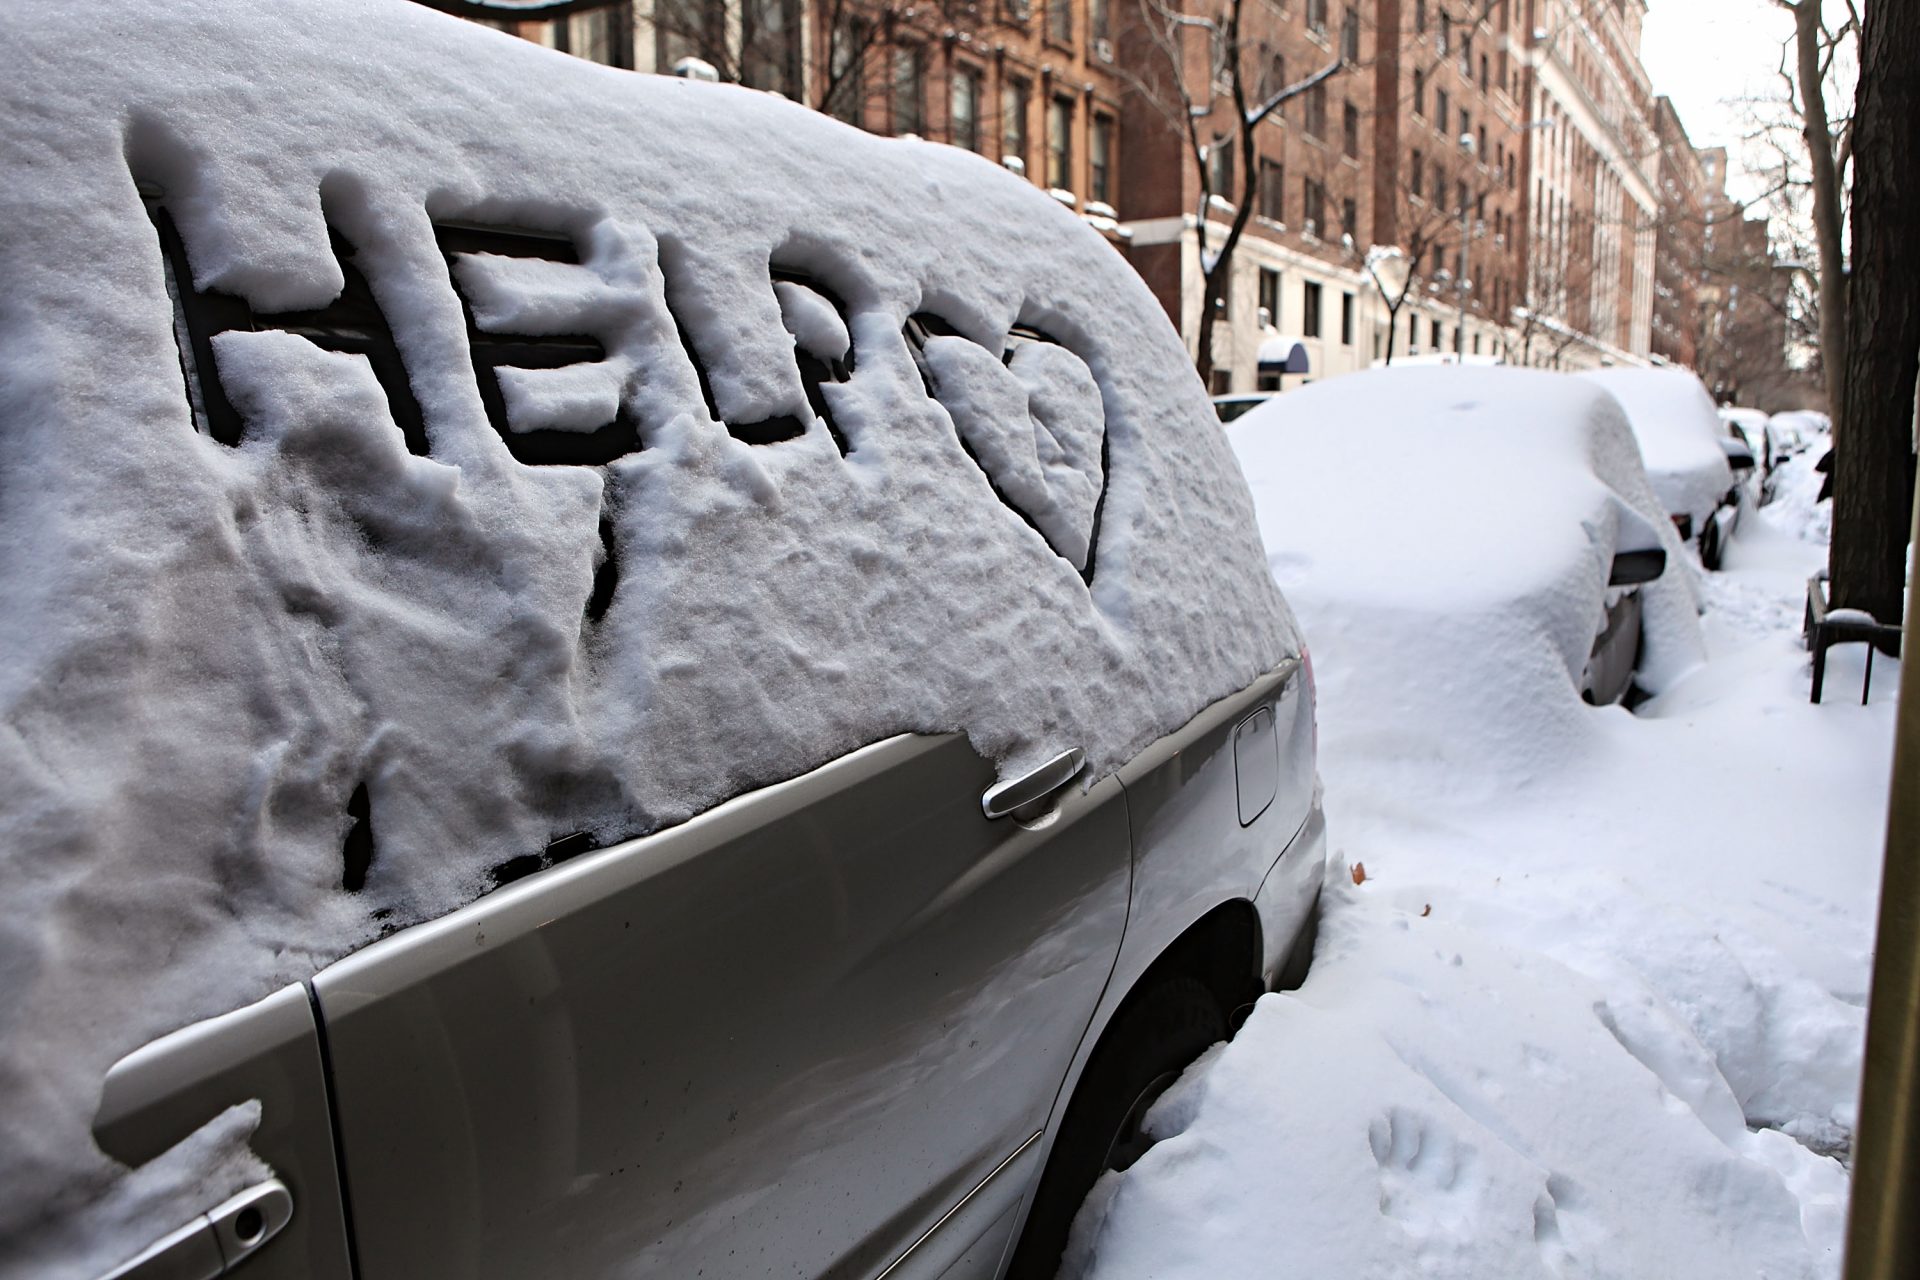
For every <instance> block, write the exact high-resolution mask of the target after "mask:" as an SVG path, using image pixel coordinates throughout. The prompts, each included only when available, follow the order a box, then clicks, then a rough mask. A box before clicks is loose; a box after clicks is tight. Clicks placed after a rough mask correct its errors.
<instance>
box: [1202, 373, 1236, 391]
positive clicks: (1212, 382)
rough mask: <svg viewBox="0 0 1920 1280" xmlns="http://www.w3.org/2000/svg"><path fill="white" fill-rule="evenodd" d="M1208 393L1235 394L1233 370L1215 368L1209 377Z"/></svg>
mask: <svg viewBox="0 0 1920 1280" xmlns="http://www.w3.org/2000/svg"><path fill="white" fill-rule="evenodd" d="M1207 393H1208V394H1209V395H1216V396H1224V395H1231V394H1233V370H1231V369H1215V370H1214V371H1213V373H1212V375H1211V376H1209V377H1208V379H1207Z"/></svg>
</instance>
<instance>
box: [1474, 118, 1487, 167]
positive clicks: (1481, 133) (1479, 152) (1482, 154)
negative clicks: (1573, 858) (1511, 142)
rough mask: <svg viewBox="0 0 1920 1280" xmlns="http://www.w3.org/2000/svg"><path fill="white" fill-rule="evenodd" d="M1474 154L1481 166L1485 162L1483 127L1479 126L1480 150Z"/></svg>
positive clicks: (1485, 151) (1485, 147)
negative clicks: (1478, 158)
mask: <svg viewBox="0 0 1920 1280" xmlns="http://www.w3.org/2000/svg"><path fill="white" fill-rule="evenodd" d="M1475 154H1476V155H1478V156H1479V157H1480V163H1481V164H1485V163H1486V162H1487V126H1485V125H1481V126H1480V149H1479V151H1477V152H1475Z"/></svg>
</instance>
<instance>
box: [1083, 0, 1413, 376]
mask: <svg viewBox="0 0 1920 1280" xmlns="http://www.w3.org/2000/svg"><path fill="white" fill-rule="evenodd" d="M1118 3H1119V4H1120V5H1122V6H1124V8H1123V9H1120V10H1117V11H1116V12H1117V14H1118V18H1117V21H1118V26H1119V42H1120V43H1119V56H1120V59H1121V62H1122V64H1123V65H1124V66H1125V67H1126V69H1127V72H1128V76H1129V79H1130V80H1131V81H1132V82H1133V84H1134V85H1135V86H1136V87H1135V89H1134V91H1133V92H1131V93H1129V94H1128V95H1127V97H1126V99H1125V102H1124V105H1123V114H1122V133H1123V136H1124V138H1125V147H1124V151H1123V156H1122V171H1123V173H1124V175H1125V181H1124V182H1123V183H1122V186H1121V191H1120V202H1119V212H1120V217H1121V220H1122V224H1123V226H1125V227H1126V229H1127V231H1128V232H1129V233H1130V236H1131V246H1132V247H1131V251H1130V254H1129V256H1130V258H1131V260H1132V261H1133V263H1134V266H1135V267H1136V268H1137V269H1138V270H1139V271H1140V274H1141V275H1142V276H1143V277H1144V278H1145V279H1146V281H1147V283H1148V284H1149V285H1150V286H1151V287H1152V288H1153V290H1154V292H1155V294H1156V295H1158V296H1159V298H1160V300H1161V302H1162V303H1163V305H1165V306H1166V308H1167V313H1168V314H1169V315H1170V316H1171V317H1173V319H1174V321H1175V323H1176V324H1177V325H1178V326H1179V328H1180V331H1181V333H1182V334H1183V335H1184V336H1185V337H1186V338H1187V341H1188V344H1189V346H1190V347H1193V348H1196V349H1197V346H1198V343H1199V342H1200V341H1201V335H1202V333H1203V332H1205V333H1207V334H1208V335H1209V336H1210V339H1211V341H1212V342H1213V344H1214V345H1213V363H1214V374H1213V389H1214V390H1215V391H1216V392H1226V391H1252V390H1254V389H1256V388H1266V389H1271V388H1273V387H1277V386H1278V385H1279V382H1280V378H1281V376H1282V374H1281V372H1280V371H1279V370H1278V369H1277V368H1275V367H1274V361H1273V360H1272V359H1271V358H1269V359H1268V360H1266V361H1265V362H1264V363H1265V364H1266V366H1267V367H1266V368H1264V369H1263V368H1262V364H1263V360H1262V354H1263V351H1264V352H1266V353H1267V354H1268V355H1269V357H1271V354H1272V353H1273V352H1274V351H1275V350H1276V349H1277V348H1279V347H1281V346H1283V345H1284V346H1285V347H1286V348H1287V349H1289V350H1291V349H1292V348H1293V347H1296V346H1297V347H1298V348H1299V349H1300V351H1301V352H1302V353H1303V354H1304V356H1305V359H1306V364H1307V370H1306V371H1305V372H1306V374H1307V376H1310V377H1321V376H1325V375H1326V374H1328V373H1338V372H1345V371H1348V370H1351V369H1356V368H1363V367H1365V364H1366V363H1367V361H1368V360H1369V359H1370V358H1371V353H1370V348H1369V346H1368V339H1367V336H1366V335H1368V334H1369V333H1371V332H1372V321H1371V320H1370V319H1369V318H1368V307H1369V305H1370V302H1369V299H1368V298H1367V296H1366V290H1367V281H1366V276H1365V272H1364V270H1363V267H1362V260H1363V255H1364V252H1365V248H1366V245H1367V243H1368V235H1369V228H1370V226H1371V225H1372V220H1373V213H1374V211H1373V207H1372V200H1373V183H1372V180H1371V175H1372V172H1373V145H1374V137H1373V133H1372V130H1371V128H1370V122H1371V120H1372V118H1373V116H1374V100H1373V93H1374V83H1373V79H1372V77H1371V76H1369V75H1368V74H1367V73H1366V71H1365V67H1366V65H1367V63H1368V61H1369V60H1370V59H1371V58H1372V57H1373V54H1374V36H1375V33H1374V31H1373V30H1372V29H1371V27H1370V26H1369V25H1367V24H1366V23H1364V22H1363V21H1362V19H1361V14H1360V10H1359V9H1358V8H1356V7H1350V6H1341V5H1333V4H1329V3H1326V2H1325V0H1293V2H1292V3H1291V4H1290V5H1287V6H1285V7H1281V6H1277V5H1274V4H1270V3H1268V2H1267V0H1246V3H1245V5H1244V7H1243V10H1242V24H1243V25H1242V30H1241V38H1240V41H1239V47H1238V49H1237V50H1230V49H1227V48H1225V47H1223V45H1222V44H1221V42H1219V41H1218V40H1216V39H1213V38H1210V34H1209V32H1207V31H1206V30H1204V29H1201V28H1197V27H1185V28H1183V27H1179V26H1177V25H1174V24H1171V23H1167V22H1164V21H1163V20H1161V19H1160V18H1159V16H1158V14H1157V12H1156V10H1155V9H1154V8H1153V7H1151V6H1148V5H1145V4H1142V3H1140V0H1118ZM1235 53H1237V55H1238V56H1237V57H1235V56H1234V54H1235ZM1335 64H1339V67H1340V69H1339V70H1338V71H1337V72H1335V73H1334V74H1333V75H1332V76H1331V77H1329V78H1328V79H1327V80H1325V81H1324V82H1322V83H1321V84H1319V85H1317V86H1316V87H1314V88H1313V89H1312V90H1310V91H1309V92H1307V93H1305V94H1303V95H1302V96H1300V97H1297V98H1295V99H1293V100H1292V101H1290V102H1288V103H1286V104H1285V105H1284V106H1282V107H1281V108H1280V109H1279V110H1277V111H1275V112H1274V113H1273V114H1272V115H1270V116H1268V117H1267V118H1266V119H1265V120H1264V121H1262V122H1261V123H1259V124H1258V125H1256V126H1255V133H1254V142H1255V149H1256V155H1255V158H1254V162H1253V164H1252V165H1251V166H1248V165H1246V163H1245V158H1244V156H1243V154H1242V152H1241V149H1240V146H1239V141H1238V140H1239V136H1240V135H1239V125H1238V118H1237V109H1236V107H1235V105H1234V102H1233V98H1232V95H1231V92H1230V90H1231V88H1232V83H1231V78H1232V77H1235V76H1238V77H1242V78H1243V84H1242V86H1241V87H1242V89H1243V91H1244V93H1245V95H1246V97H1247V99H1248V100H1249V101H1250V102H1253V103H1258V102H1262V101H1265V100H1267V99H1268V98H1270V97H1271V96H1272V95H1274V94H1276V93H1277V92H1279V91H1280V90H1281V89H1283V88H1285V87H1287V86H1289V85H1293V84H1296V83H1299V82H1301V81H1304V80H1306V79H1308V78H1309V77H1311V76H1312V75H1313V74H1314V73H1315V72H1318V71H1320V70H1323V69H1324V68H1327V67H1329V66H1331V65H1335ZM1190 104H1191V105H1192V106H1194V107H1195V108H1196V109H1195V111H1194V112H1193V114H1192V116H1191V119H1192V122H1193V129H1194V133H1193V134H1192V135H1189V134H1188V132H1187V120H1188V118H1189V117H1188V107H1189V105H1190ZM1194 139H1197V140H1198V142H1199V151H1196V149H1195V146H1194V145H1193V141H1194ZM1203 164H1204V165H1206V166H1207V169H1206V171H1205V172H1204V174H1203V170H1202V165H1203ZM1203 176H1204V178H1205V180H1206V186H1207V187H1208V188H1209V189H1210V190H1211V192H1212V197H1211V199H1210V200H1209V202H1208V203H1207V205H1206V207H1205V208H1204V210H1203V208H1202V203H1201V200H1202V188H1203ZM1243 200H1245V201H1250V202H1251V203H1252V206H1253V208H1252V210H1251V212H1250V213H1249V215H1248V221H1247V223H1246V229H1245V233H1244V235H1243V237H1242V239H1241V240H1240V242H1239V245H1238V248H1237V249H1236V251H1235V253H1234V257H1233V260H1232V275H1231V278H1230V279H1229V281H1228V284H1227V288H1226V291H1225V295H1224V297H1223V298H1222V300H1221V303H1222V305H1221V306H1220V307H1219V308H1218V309H1217V310H1216V312H1215V314H1214V316H1213V317H1212V318H1211V319H1212V323H1211V324H1209V325H1207V326H1205V327H1204V329H1203V326H1202V323H1201V321H1202V317H1201V308H1202V300H1203V288H1202V281H1203V275H1204V272H1203V270H1202V260H1201V252H1202V244H1201V240H1202V236H1201V227H1200V223H1201V219H1202V218H1203V217H1204V218H1205V219H1206V222H1207V224H1208V225H1207V228H1206V240H1207V243H1208V247H1209V248H1210V249H1212V248H1217V246H1218V245H1219V244H1220V243H1221V242H1222V240H1223V239H1224V238H1225V235H1226V232H1227V227H1228V224H1229V223H1231V222H1232V221H1233V220H1234V218H1235V216H1236V215H1237V214H1238V213H1239V212H1240V208H1239V205H1240V202H1241V201H1243Z"/></svg>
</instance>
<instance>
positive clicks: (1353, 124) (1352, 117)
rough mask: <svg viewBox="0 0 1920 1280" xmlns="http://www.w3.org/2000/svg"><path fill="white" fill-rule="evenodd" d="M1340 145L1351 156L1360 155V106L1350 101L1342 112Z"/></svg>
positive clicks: (1357, 156)
mask: <svg viewBox="0 0 1920 1280" xmlns="http://www.w3.org/2000/svg"><path fill="white" fill-rule="evenodd" d="M1340 146H1341V149H1342V150H1343V151H1345V152H1346V154H1348V155H1349V156H1352V157H1354V158H1355V159H1359V157H1360V108H1358V107H1356V106H1354V105H1353V104H1352V103H1351V102H1349V103H1348V104H1347V105H1346V107H1345V108H1344V109H1342V111H1341V113H1340Z"/></svg>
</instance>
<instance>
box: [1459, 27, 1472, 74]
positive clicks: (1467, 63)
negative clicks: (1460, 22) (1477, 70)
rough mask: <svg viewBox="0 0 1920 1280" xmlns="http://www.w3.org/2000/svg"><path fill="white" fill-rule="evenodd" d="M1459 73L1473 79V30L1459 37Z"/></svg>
mask: <svg viewBox="0 0 1920 1280" xmlns="http://www.w3.org/2000/svg"><path fill="white" fill-rule="evenodd" d="M1460 74H1461V75H1463V76H1465V77H1466V78H1467V79H1469V80H1471V79H1473V32H1471V31H1469V32H1467V33H1466V35H1464V36H1462V37H1461V38H1460Z"/></svg>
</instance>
